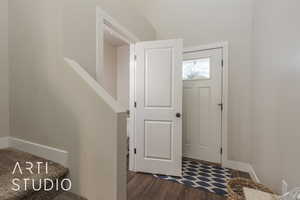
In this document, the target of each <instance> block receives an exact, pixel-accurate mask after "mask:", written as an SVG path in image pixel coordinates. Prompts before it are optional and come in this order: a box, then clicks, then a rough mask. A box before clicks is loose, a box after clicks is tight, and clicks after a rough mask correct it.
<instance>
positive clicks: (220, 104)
mask: <svg viewBox="0 0 300 200" xmlns="http://www.w3.org/2000/svg"><path fill="white" fill-rule="evenodd" d="M218 105H219V106H220V108H221V111H223V108H224V106H223V103H219V104H218Z"/></svg>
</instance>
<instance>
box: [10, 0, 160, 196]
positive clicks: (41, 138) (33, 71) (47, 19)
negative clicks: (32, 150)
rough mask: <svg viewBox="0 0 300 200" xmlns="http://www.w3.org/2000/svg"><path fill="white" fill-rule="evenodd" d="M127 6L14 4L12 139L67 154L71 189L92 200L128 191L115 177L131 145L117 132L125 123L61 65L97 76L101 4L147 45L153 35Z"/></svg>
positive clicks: (114, 1) (73, 0)
mask: <svg viewBox="0 0 300 200" xmlns="http://www.w3.org/2000/svg"><path fill="white" fill-rule="evenodd" d="M123 4H124V1H123V0H122V3H121V1H119V0H109V1H94V0H85V1H82V0H80V1H79V0H65V1H60V0H52V1H50V0H48V1H35V0H26V1H23V0H9V11H10V12H9V20H10V23H9V41H10V42H9V55H10V56H9V60H10V68H11V79H10V83H11V90H10V91H11V92H10V93H11V96H10V97H11V101H10V102H11V117H10V119H11V135H12V136H13V137H18V138H21V139H24V140H29V141H31V142H35V143H39V144H43V145H48V146H52V147H56V148H60V149H64V150H67V151H68V152H69V153H70V159H69V163H70V169H71V176H72V179H73V189H74V191H75V192H77V193H80V194H82V195H83V196H86V197H88V199H90V200H99V199H116V196H115V195H120V193H119V194H117V193H116V190H117V189H118V190H120V191H123V192H124V189H122V188H120V187H121V186H122V184H120V185H117V182H119V181H118V180H119V178H118V177H121V178H122V177H123V178H124V173H125V171H124V172H120V169H118V170H117V167H118V166H119V167H120V166H122V165H120V163H118V162H119V159H118V155H117V151H118V152H126V150H123V151H122V150H120V149H118V148H116V147H117V142H121V141H126V140H125V139H124V140H120V139H117V134H116V132H117V131H120V130H117V127H118V126H117V123H120V124H125V123H126V122H125V121H122V119H124V117H122V119H119V118H118V116H117V115H116V113H114V112H113V111H112V110H111V107H110V106H108V105H107V104H105V103H104V102H103V101H102V99H101V98H99V96H97V95H96V94H95V93H94V92H93V91H92V90H91V89H90V88H89V87H88V86H87V85H85V82H84V81H82V80H81V79H80V78H79V77H78V76H77V75H76V74H75V73H74V72H73V71H71V70H70V69H69V68H68V67H67V66H65V65H64V64H63V63H62V58H63V57H64V56H66V57H70V58H72V59H74V60H76V61H78V62H79V63H80V64H81V65H82V66H83V67H85V69H86V70H87V71H88V73H89V74H91V75H92V76H94V75H95V67H96V23H95V20H96V5H101V7H102V8H103V9H104V10H106V11H107V12H108V13H109V14H111V15H112V16H113V17H115V18H116V19H117V20H120V21H119V22H120V23H121V24H123V25H124V26H128V28H129V29H130V30H131V31H133V32H134V33H135V34H136V35H138V36H139V37H141V38H142V39H147V38H151V37H152V34H154V30H153V28H152V27H151V26H150V25H149V24H148V23H146V21H145V20H144V19H143V18H141V17H139V16H138V15H137V14H135V11H134V10H133V9H131V8H130V7H129V6H128V5H127V4H125V5H123ZM103 117H104V118H103ZM119 120H121V122H120V121H119ZM122 130H125V131H126V128H123V129H122ZM118 136H121V134H118ZM124 136H125V137H126V133H124ZM118 147H122V145H120V144H119V145H118ZM124 149H125V145H124ZM124 164H125V162H124ZM124 170H125V169H124ZM117 171H118V173H117ZM121 183H122V182H121ZM102 184H103V185H102ZM123 186H125V184H123ZM121 196H122V197H123V198H125V197H126V195H121Z"/></svg>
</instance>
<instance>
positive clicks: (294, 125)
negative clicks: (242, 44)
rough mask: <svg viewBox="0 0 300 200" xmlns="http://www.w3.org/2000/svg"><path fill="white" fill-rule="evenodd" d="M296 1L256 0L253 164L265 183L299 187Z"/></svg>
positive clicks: (278, 188)
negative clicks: (283, 183) (284, 182)
mask: <svg viewBox="0 0 300 200" xmlns="http://www.w3.org/2000/svg"><path fill="white" fill-rule="evenodd" d="M299 8H300V1H299V0H287V1H274V0H256V1H255V15H254V16H255V18H254V49H253V54H254V57H253V61H254V62H253V67H252V83H253V88H252V107H251V110H252V111H253V116H252V121H253V123H252V126H251V127H252V132H253V136H252V161H253V166H254V169H255V171H256V173H257V175H258V176H259V178H260V179H261V180H262V182H264V183H266V184H267V185H270V186H272V188H274V189H276V191H277V192H281V180H282V179H285V180H286V181H287V182H288V184H289V186H290V188H289V189H291V188H292V187H296V186H300V172H299V166H300V159H299V155H300V145H299V141H300V128H299V124H300V117H299V115H300V106H299V102H300V40H299V35H300V20H299V19H300V12H299Z"/></svg>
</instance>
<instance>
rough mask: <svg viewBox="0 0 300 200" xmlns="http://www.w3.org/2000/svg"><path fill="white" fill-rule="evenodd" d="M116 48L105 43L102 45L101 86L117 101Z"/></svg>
mask: <svg viewBox="0 0 300 200" xmlns="http://www.w3.org/2000/svg"><path fill="white" fill-rule="evenodd" d="M117 59H118V56H117V47H116V46H113V45H112V44H110V43H109V42H107V41H104V43H103V68H102V70H103V71H102V73H103V74H102V80H101V82H100V84H101V86H102V87H104V88H105V89H106V91H107V92H108V93H109V94H110V95H111V96H112V97H114V98H115V99H117Z"/></svg>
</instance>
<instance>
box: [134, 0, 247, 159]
mask: <svg viewBox="0 0 300 200" xmlns="http://www.w3.org/2000/svg"><path fill="white" fill-rule="evenodd" d="M132 1H135V0H132ZM135 3H136V4H137V5H138V7H141V8H143V9H142V10H141V12H142V13H143V14H145V15H146V16H147V18H148V19H149V21H150V22H151V23H152V24H153V26H154V27H155V28H156V30H157V35H158V38H159V39H170V38H183V39H184V45H185V46H186V47H187V46H197V45H203V44H209V43H215V42H220V41H229V45H230V46H229V62H230V66H229V127H228V137H229V138H228V148H229V149H228V151H229V159H231V160H238V161H245V162H249V160H250V147H251V146H250V145H251V144H250V143H249V140H250V132H249V129H250V122H249V120H250V113H249V112H250V110H249V108H250V68H251V64H250V54H251V37H252V0H243V1H239V0H225V1H219V0H201V1H198V0H186V1H182V0H152V1H138V0H136V1H135Z"/></svg>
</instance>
